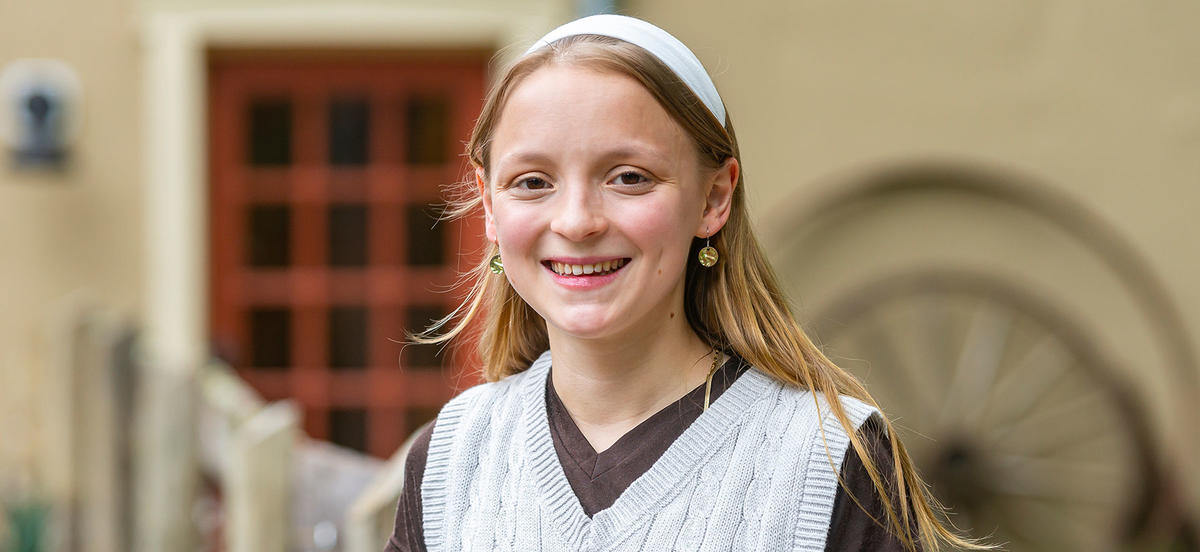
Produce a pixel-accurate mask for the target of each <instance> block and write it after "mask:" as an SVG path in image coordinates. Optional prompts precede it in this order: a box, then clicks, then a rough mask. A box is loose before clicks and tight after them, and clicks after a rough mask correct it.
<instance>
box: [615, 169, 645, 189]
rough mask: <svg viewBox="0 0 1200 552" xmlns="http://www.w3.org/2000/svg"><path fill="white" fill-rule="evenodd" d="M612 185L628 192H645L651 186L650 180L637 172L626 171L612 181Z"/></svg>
mask: <svg viewBox="0 0 1200 552" xmlns="http://www.w3.org/2000/svg"><path fill="white" fill-rule="evenodd" d="M612 183H613V184H615V185H617V186H620V187H622V188H624V189H626V190H627V191H628V190H643V189H645V188H647V187H649V185H650V184H651V181H650V178H649V177H647V176H646V175H644V174H642V173H640V172H637V171H625V172H622V173H621V174H618V175H617V177H616V178H614V179H612Z"/></svg>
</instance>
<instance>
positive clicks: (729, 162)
mask: <svg viewBox="0 0 1200 552" xmlns="http://www.w3.org/2000/svg"><path fill="white" fill-rule="evenodd" d="M740 171H741V166H740V165H738V161H737V159H734V158H733V157H730V158H729V159H726V160H725V162H724V163H722V164H721V166H720V167H718V168H717V170H716V171H714V172H711V173H707V174H708V178H707V179H706V180H705V181H704V184H705V185H706V186H707V189H708V194H707V195H706V196H705V198H704V211H703V213H702V214H701V216H700V227H699V228H697V229H696V237H698V238H707V237H709V236H711V235H713V234H716V233H717V231H718V230H720V229H721V228H722V227H724V226H725V221H727V220H729V210H730V208H731V207H732V206H733V190H734V188H736V187H737V182H738V175H739V174H740Z"/></svg>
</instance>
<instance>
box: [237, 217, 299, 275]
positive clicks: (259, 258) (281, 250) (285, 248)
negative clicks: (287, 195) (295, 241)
mask: <svg viewBox="0 0 1200 552" xmlns="http://www.w3.org/2000/svg"><path fill="white" fill-rule="evenodd" d="M248 217H249V219H250V220H249V224H247V226H248V227H249V228H250V239H249V240H248V242H247V243H248V244H249V246H250V247H249V251H247V253H248V255H249V257H250V266H255V267H279V266H287V265H288V264H289V263H290V262H291V257H292V251H291V235H292V216H291V209H290V208H289V207H288V206H287V205H284V204H260V205H251V206H250V209H249V213H248Z"/></svg>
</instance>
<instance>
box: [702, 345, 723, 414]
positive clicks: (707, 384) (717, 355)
mask: <svg viewBox="0 0 1200 552" xmlns="http://www.w3.org/2000/svg"><path fill="white" fill-rule="evenodd" d="M719 360H721V351H719V350H717V349H716V348H713V363H712V368H709V369H708V378H707V379H705V380H704V410H702V411H701V412H704V411H705V410H708V399H709V397H710V396H711V394H712V379H713V374H715V373H717V361H719Z"/></svg>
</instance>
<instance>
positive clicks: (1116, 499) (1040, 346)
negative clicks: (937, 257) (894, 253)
mask: <svg viewBox="0 0 1200 552" xmlns="http://www.w3.org/2000/svg"><path fill="white" fill-rule="evenodd" d="M816 322H817V326H818V327H817V328H815V330H816V335H817V336H818V337H819V338H820V339H822V340H824V345H825V348H826V351H827V353H828V354H829V355H830V356H831V358H832V359H833V360H834V361H835V362H837V363H839V364H840V365H841V366H843V367H845V368H846V369H848V370H850V371H851V372H853V373H855V374H856V375H857V376H859V377H860V378H862V379H863V380H864V382H865V383H866V385H867V387H868V389H869V390H870V391H871V393H872V394H873V395H874V396H875V397H876V399H877V400H878V401H879V402H880V404H881V405H883V406H884V407H885V408H886V412H887V414H888V415H889V416H891V417H892V419H893V421H894V422H895V423H896V426H897V427H898V428H899V429H898V430H899V431H900V433H901V438H902V439H904V442H905V443H906V445H907V446H908V448H909V451H910V452H911V454H912V456H913V458H914V460H915V462H916V464H917V466H918V469H919V470H920V471H921V473H922V474H923V475H924V476H925V477H926V479H927V480H928V481H929V482H930V483H931V484H932V485H933V487H934V493H935V494H936V495H938V497H939V498H940V499H941V500H942V501H943V503H945V504H946V505H947V506H948V507H950V508H951V510H952V512H953V514H952V516H953V521H954V522H955V523H956V524H957V525H958V526H959V527H962V528H964V529H968V530H969V531H970V533H971V534H972V535H974V536H979V537H989V536H990V538H989V540H990V541H992V542H997V541H998V542H1001V543H1006V546H1005V548H1006V549H1008V550H1014V551H1016V550H1030V551H1038V550H1105V549H1111V548H1113V547H1115V546H1118V545H1119V543H1121V542H1124V541H1125V540H1127V539H1128V538H1130V537H1131V536H1132V535H1133V534H1134V533H1136V532H1137V531H1138V529H1139V528H1138V526H1137V525H1138V523H1139V522H1138V520H1139V519H1140V518H1141V517H1143V515H1144V513H1145V512H1146V511H1147V510H1148V509H1149V508H1150V507H1151V505H1152V500H1153V499H1154V497H1153V492H1152V491H1151V489H1153V488H1155V477H1156V476H1155V474H1156V471H1155V469H1154V466H1155V463H1154V462H1153V461H1152V459H1153V458H1152V457H1153V449H1152V447H1151V445H1150V443H1149V440H1148V439H1149V437H1148V436H1149V432H1148V430H1147V424H1146V422H1145V420H1144V418H1143V415H1142V414H1141V410H1140V409H1139V408H1137V406H1136V403H1135V399H1134V397H1133V395H1132V393H1131V392H1130V391H1129V387H1127V386H1124V385H1122V384H1121V383H1120V382H1119V381H1118V379H1117V378H1116V377H1115V376H1114V372H1113V371H1112V370H1111V369H1109V368H1108V366H1107V365H1106V364H1105V362H1104V361H1103V358H1102V357H1101V356H1100V355H1099V354H1098V351H1097V350H1096V348H1095V347H1093V346H1092V345H1091V343H1089V341H1088V340H1087V339H1086V338H1085V337H1084V334H1083V333H1082V332H1081V331H1079V330H1078V329H1077V328H1075V326H1074V325H1073V324H1071V323H1070V322H1069V321H1068V320H1067V319H1066V318H1064V317H1062V316H1060V315H1058V314H1057V313H1056V312H1055V311H1054V310H1053V309H1051V308H1049V307H1048V306H1047V305H1046V304H1045V303H1044V302H1041V301H1038V300H1037V299H1036V298H1034V297H1032V296H1031V295H1028V294H1025V293H1022V292H1020V291H1018V290H1017V289H1016V288H1014V287H1013V286H1011V285H1008V284H1004V283H1002V282H999V281H997V280H995V279H991V278H988V277H986V276H981V275H975V274H964V273H951V272H937V273H921V274H913V275H909V276H906V277H900V278H889V279H887V280H885V281H882V282H879V283H877V284H874V285H869V286H866V287H865V288H864V289H862V290H859V291H857V292H854V293H851V294H848V295H847V298H846V299H845V300H842V301H839V302H836V304H834V305H833V306H832V307H831V308H830V309H829V310H828V311H826V312H824V313H822V314H821V316H819V317H818V318H817V319H816ZM1118 345H1119V344H1118Z"/></svg>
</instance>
